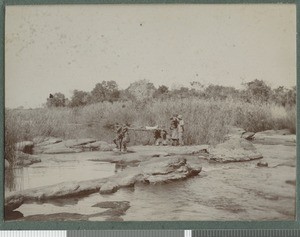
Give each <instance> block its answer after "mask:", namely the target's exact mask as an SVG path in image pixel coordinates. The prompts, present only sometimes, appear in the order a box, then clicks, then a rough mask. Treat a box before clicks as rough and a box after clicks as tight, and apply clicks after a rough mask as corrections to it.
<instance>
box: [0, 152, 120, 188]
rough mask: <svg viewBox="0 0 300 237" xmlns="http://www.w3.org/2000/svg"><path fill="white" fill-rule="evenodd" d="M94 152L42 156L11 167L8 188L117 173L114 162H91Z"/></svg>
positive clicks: (7, 180) (6, 186) (43, 184)
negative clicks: (29, 163) (36, 161)
mask: <svg viewBox="0 0 300 237" xmlns="http://www.w3.org/2000/svg"><path fill="white" fill-rule="evenodd" d="M89 154H90V156H89ZM93 155H94V154H92V153H85V154H84V155H82V154H81V155H80V153H78V154H60V155H41V156H40V157H39V158H40V159H41V162H40V163H35V164H33V165H31V166H29V167H23V168H15V169H12V170H8V171H7V172H6V175H5V176H6V177H5V191H7V192H10V191H20V190H25V189H30V188H36V187H42V186H47V185H52V184H57V183H61V182H68V181H83V180H90V179H98V178H105V177H109V176H112V175H114V174H115V172H116V168H115V165H114V164H111V163H107V162H93V161H90V160H89V159H92V158H93Z"/></svg>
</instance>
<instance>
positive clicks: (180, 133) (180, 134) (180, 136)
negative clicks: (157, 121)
mask: <svg viewBox="0 0 300 237" xmlns="http://www.w3.org/2000/svg"><path fill="white" fill-rule="evenodd" d="M177 119H178V140H179V145H180V146H183V145H184V142H183V132H184V121H183V119H182V115H178V116H177Z"/></svg>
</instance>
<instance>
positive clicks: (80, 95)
mask: <svg viewBox="0 0 300 237" xmlns="http://www.w3.org/2000/svg"><path fill="white" fill-rule="evenodd" d="M90 100H91V96H90V93H88V92H85V91H79V90H74V91H73V96H72V99H71V102H70V106H71V107H77V106H84V105H87V104H88V103H89V102H90Z"/></svg>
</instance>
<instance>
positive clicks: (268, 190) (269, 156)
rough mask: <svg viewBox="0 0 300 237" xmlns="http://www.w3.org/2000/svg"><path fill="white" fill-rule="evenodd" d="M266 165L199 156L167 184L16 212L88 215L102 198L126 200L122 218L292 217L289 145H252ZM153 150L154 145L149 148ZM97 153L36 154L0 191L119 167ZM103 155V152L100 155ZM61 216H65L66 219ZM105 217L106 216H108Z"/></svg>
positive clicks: (59, 201)
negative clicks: (198, 166) (188, 174)
mask: <svg viewBox="0 0 300 237" xmlns="http://www.w3.org/2000/svg"><path fill="white" fill-rule="evenodd" d="M256 147H257V149H258V150H259V151H260V152H261V153H262V154H263V156H264V161H267V162H268V164H269V167H257V165H256V164H257V162H258V161H251V162H239V163H228V164H216V163H209V162H207V161H206V160H202V161H201V162H202V166H203V170H202V171H201V173H200V174H199V175H198V176H196V177H193V178H190V179H187V180H183V181H176V182H170V183H167V184H155V185H147V184H136V185H135V187H134V188H123V189H120V190H119V191H117V192H116V193H114V194H110V195H100V194H99V193H95V194H91V195H89V196H86V197H83V198H68V199H57V200H52V201H47V202H45V203H42V202H32V203H25V204H23V205H22V206H20V207H19V208H18V209H17V210H16V211H18V212H20V213H22V215H23V216H24V217H28V216H35V215H41V214H44V215H45V216H44V218H45V220H47V215H50V214H55V213H71V214H81V215H88V216H92V217H89V218H88V220H91V221H104V220H108V217H107V216H102V215H100V216H97V215H93V214H97V213H99V211H100V210H104V209H102V208H99V207H93V205H95V204H97V203H99V202H105V201H129V203H130V208H129V209H128V210H127V211H126V213H124V215H122V216H121V219H120V218H119V219H118V220H124V221H131V220H133V221H134V220H136V221H175V220H195V221H197V220H293V219H294V218H295V200H296V199H295V195H296V192H295V186H294V185H291V184H288V183H287V181H289V180H295V179H296V168H295V162H296V151H295V146H282V145H278V146H271V145H256ZM154 149H155V147H154ZM103 154H104V153H101V152H85V153H78V154H66V155H41V156H40V158H41V160H42V162H41V163H36V164H34V165H31V166H29V167H25V168H20V169H14V170H13V172H12V173H9V174H7V177H6V180H5V181H6V182H5V190H6V192H10V191H15V190H24V189H29V188H34V187H42V186H46V185H51V184H57V183H60V182H65V181H82V180H89V179H95V178H104V177H109V176H111V175H114V174H115V173H116V172H119V171H121V169H120V168H119V167H117V166H116V164H113V163H106V162H96V161H93V160H94V159H95V158H97V157H99V156H101V155H103ZM106 155H107V153H106ZM66 220H67V219H66ZM109 220H110V219H109Z"/></svg>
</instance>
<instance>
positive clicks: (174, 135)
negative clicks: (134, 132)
mask: <svg viewBox="0 0 300 237" xmlns="http://www.w3.org/2000/svg"><path fill="white" fill-rule="evenodd" d="M129 129H133V128H130V127H129V125H128V124H119V123H116V124H115V132H116V137H115V138H114V139H113V142H114V143H115V144H116V148H117V149H118V150H120V151H123V152H126V151H127V144H128V143H129V142H130V138H129V132H128V130H129ZM151 129H152V128H151ZM146 130H147V127H146ZM153 130H154V139H155V145H157V146H159V145H163V146H167V145H172V146H183V145H184V142H183V133H184V121H183V118H182V115H177V114H174V115H173V116H172V117H171V118H170V134H168V132H167V130H166V129H165V127H164V126H157V127H154V129H153Z"/></svg>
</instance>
